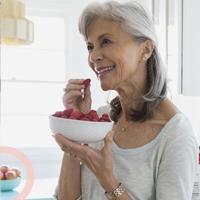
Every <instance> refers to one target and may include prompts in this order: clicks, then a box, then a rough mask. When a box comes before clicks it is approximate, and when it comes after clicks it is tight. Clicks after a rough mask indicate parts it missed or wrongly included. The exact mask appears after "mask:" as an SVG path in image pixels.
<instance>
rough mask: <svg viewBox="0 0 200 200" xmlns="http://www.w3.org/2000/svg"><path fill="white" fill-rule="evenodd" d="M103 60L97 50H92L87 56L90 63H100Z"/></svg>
mask: <svg viewBox="0 0 200 200" xmlns="http://www.w3.org/2000/svg"><path fill="white" fill-rule="evenodd" d="M102 59H103V55H102V52H101V51H99V50H97V49H96V50H95V49H93V50H92V52H90V54H89V61H90V62H92V63H96V62H98V61H101V60H102Z"/></svg>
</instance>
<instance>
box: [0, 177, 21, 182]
mask: <svg viewBox="0 0 200 200" xmlns="http://www.w3.org/2000/svg"><path fill="white" fill-rule="evenodd" d="M21 178H22V177H21V176H18V177H17V178H14V179H3V180H0V181H2V182H3V181H6V182H11V181H16V180H20V179H21Z"/></svg>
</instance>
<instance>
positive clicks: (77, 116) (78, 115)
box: [69, 110, 84, 119]
mask: <svg viewBox="0 0 200 200" xmlns="http://www.w3.org/2000/svg"><path fill="white" fill-rule="evenodd" d="M83 115H84V114H83V113H81V112H80V111H78V110H77V111H73V112H72V113H71V115H70V117H69V118H70V119H72V118H74V119H81V118H82V117H83Z"/></svg>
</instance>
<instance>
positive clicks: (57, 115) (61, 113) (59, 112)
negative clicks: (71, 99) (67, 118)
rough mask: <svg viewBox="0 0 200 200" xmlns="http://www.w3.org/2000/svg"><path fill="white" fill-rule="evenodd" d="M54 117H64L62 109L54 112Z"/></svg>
mask: <svg viewBox="0 0 200 200" xmlns="http://www.w3.org/2000/svg"><path fill="white" fill-rule="evenodd" d="M53 116H54V117H62V116H63V112H62V111H57V112H55V113H54V114H53Z"/></svg>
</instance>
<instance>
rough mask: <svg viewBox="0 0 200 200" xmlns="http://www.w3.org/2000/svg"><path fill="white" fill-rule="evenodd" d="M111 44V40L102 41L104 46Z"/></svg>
mask: <svg viewBox="0 0 200 200" xmlns="http://www.w3.org/2000/svg"><path fill="white" fill-rule="evenodd" d="M109 43H111V41H110V40H109V39H106V38H105V39H103V40H102V44H103V45H104V44H109Z"/></svg>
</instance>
